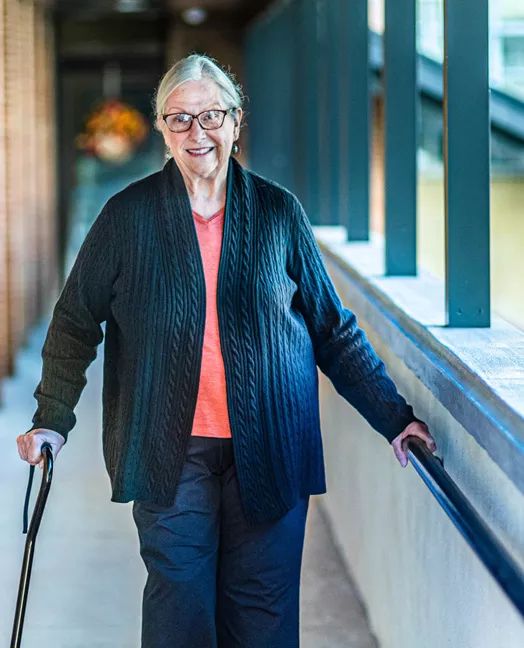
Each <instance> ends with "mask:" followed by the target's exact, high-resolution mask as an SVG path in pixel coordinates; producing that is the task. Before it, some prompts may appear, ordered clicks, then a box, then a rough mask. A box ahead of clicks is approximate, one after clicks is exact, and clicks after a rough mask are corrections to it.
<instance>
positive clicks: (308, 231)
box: [290, 200, 419, 442]
mask: <svg viewBox="0 0 524 648" xmlns="http://www.w3.org/2000/svg"><path fill="white" fill-rule="evenodd" d="M292 211H293V212H294V214H293V220H292V222H293V229H294V231H293V236H292V241H293V243H292V245H293V249H292V250H291V253H290V256H291V259H292V262H291V264H290V267H291V270H290V275H291V278H292V279H293V280H294V281H295V283H296V284H297V293H296V295H295V299H296V303H297V308H298V309H299V311H300V313H301V314H302V316H303V317H304V320H305V322H306V325H307V328H308V331H309V334H310V337H311V340H312V344H313V348H314V352H315V358H316V362H317V365H318V367H319V368H320V369H321V371H322V372H323V373H324V374H325V375H326V376H327V377H328V378H329V379H330V380H331V382H332V383H333V386H334V387H335V389H336V390H337V392H338V393H339V394H340V395H341V396H342V397H343V398H344V399H345V400H347V401H348V402H349V403H350V404H351V405H353V407H355V409H357V410H358V412H359V413H360V414H361V415H362V416H363V417H364V418H365V419H366V420H367V421H368V423H369V424H370V425H371V426H372V427H373V428H375V430H377V431H378V432H379V433H380V434H381V435H382V436H384V437H385V438H386V439H387V440H388V441H389V442H391V441H393V439H394V438H395V437H397V436H398V435H399V434H400V433H401V432H402V431H403V430H404V429H405V428H406V426H407V425H409V423H412V422H413V421H416V420H419V419H417V418H416V417H415V416H414V414H413V409H412V408H411V406H410V405H408V404H407V403H406V401H405V400H404V398H403V397H402V396H401V395H400V394H399V393H398V391H397V389H396V387H395V384H394V383H393V381H392V380H391V378H390V377H389V376H388V375H387V373H386V370H385V367H384V363H383V362H382V360H380V358H379V357H378V356H377V355H376V353H375V352H374V350H373V348H372V346H371V344H370V343H369V342H368V341H367V339H366V335H365V333H364V331H363V330H362V329H360V328H359V327H358V326H357V319H356V317H355V315H354V313H353V312H351V311H350V310H348V309H347V308H345V307H344V306H343V304H342V302H341V300H340V298H339V296H338V294H337V292H336V290H335V287H334V285H333V283H332V281H331V279H330V277H329V274H328V272H327V270H326V267H325V265H324V262H323V259H322V254H321V252H320V249H319V247H318V245H317V242H316V240H315V236H314V234H313V230H312V228H311V225H310V223H309V220H308V218H307V216H306V214H305V212H304V210H303V208H302V206H301V205H300V203H299V202H298V200H295V203H294V206H293V208H292Z"/></svg>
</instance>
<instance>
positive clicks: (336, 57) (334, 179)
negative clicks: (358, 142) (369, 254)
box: [325, 0, 346, 224]
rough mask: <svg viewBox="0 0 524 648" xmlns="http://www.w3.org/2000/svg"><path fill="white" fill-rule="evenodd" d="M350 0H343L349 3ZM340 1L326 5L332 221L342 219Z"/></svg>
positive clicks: (329, 206) (329, 205) (328, 193)
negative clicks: (347, 0)
mask: <svg viewBox="0 0 524 648" xmlns="http://www.w3.org/2000/svg"><path fill="white" fill-rule="evenodd" d="M345 1H346V0H342V2H345ZM340 4H341V0H329V1H328V2H327V6H326V68H327V69H326V75H325V77H326V80H327V84H326V86H327V88H326V98H325V106H326V107H325V119H326V121H327V123H328V128H327V138H328V141H327V147H326V149H327V159H326V165H327V177H328V182H327V187H326V205H327V209H328V211H329V214H330V220H329V222H330V223H333V224H338V223H339V222H340V179H339V176H340V152H341V147H340V75H341V73H342V68H341V65H340Z"/></svg>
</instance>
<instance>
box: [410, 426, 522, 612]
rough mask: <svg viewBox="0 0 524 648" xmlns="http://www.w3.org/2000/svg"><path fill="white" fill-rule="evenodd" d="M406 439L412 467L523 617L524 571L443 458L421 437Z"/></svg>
mask: <svg viewBox="0 0 524 648" xmlns="http://www.w3.org/2000/svg"><path fill="white" fill-rule="evenodd" d="M406 440H407V450H408V456H409V459H410V461H411V463H412V464H413V467H414V468H415V470H416V471H417V472H418V474H419V475H420V476H421V477H422V479H423V480H424V482H425V483H426V485H427V486H428V488H429V490H430V491H431V493H432V494H433V495H434V497H435V498H436V500H437V501H438V502H439V504H440V505H441V506H442V508H443V509H444V511H445V512H446V514H447V515H448V517H449V518H450V519H451V521H452V522H453V524H454V525H455V526H456V527H457V529H458V530H459V531H460V533H461V534H462V536H463V537H464V538H465V539H466V541H467V542H468V544H469V546H470V547H471V548H472V549H473V551H474V552H475V553H476V554H477V556H478V557H479V558H480V560H481V561H482V563H483V564H484V566H485V567H486V568H487V569H488V571H489V572H490V573H491V574H492V576H493V577H494V578H495V580H496V581H497V582H498V584H499V585H500V587H501V588H502V589H503V591H504V592H505V593H506V595H507V596H508V598H509V599H510V601H511V602H512V603H513V605H514V606H515V607H516V608H517V610H518V611H519V612H520V614H521V616H522V617H524V571H522V569H521V568H520V567H519V565H517V563H516V562H515V560H514V559H513V558H512V556H511V555H510V554H509V553H508V551H507V550H506V549H505V548H504V546H503V545H502V543H501V542H500V540H499V539H498V538H497V537H496V536H495V534H494V533H493V532H492V531H491V529H490V528H489V527H488V526H487V525H486V523H485V522H484V521H483V520H482V518H481V517H480V515H479V514H478V513H477V511H476V510H475V509H474V508H473V506H472V505H471V503H470V502H469V500H468V499H467V498H466V496H465V495H464V493H463V492H462V491H461V490H460V489H459V488H458V486H457V485H456V484H455V482H454V481H453V480H452V479H451V477H450V476H449V474H448V472H447V471H446V470H444V466H443V464H442V461H441V460H440V459H439V458H438V457H436V456H435V455H433V454H432V453H431V452H430V451H429V450H428V448H427V446H426V445H425V443H424V442H423V441H421V440H420V439H418V438H416V437H409V438H408V439H406Z"/></svg>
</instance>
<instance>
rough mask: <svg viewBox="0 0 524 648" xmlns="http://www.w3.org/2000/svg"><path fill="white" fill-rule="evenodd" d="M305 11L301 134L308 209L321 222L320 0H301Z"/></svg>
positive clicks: (302, 45)
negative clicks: (303, 119)
mask: <svg viewBox="0 0 524 648" xmlns="http://www.w3.org/2000/svg"><path fill="white" fill-rule="evenodd" d="M302 6H303V12H304V19H305V24H304V40H303V42H302V43H300V44H299V47H300V48H301V49H303V63H302V65H303V66H304V72H305V74H304V82H305V87H304V91H305V92H304V94H305V102H304V105H303V106H302V107H301V108H302V110H303V111H304V114H305V120H306V125H305V130H304V131H303V132H302V133H301V134H300V136H301V137H302V138H303V140H304V143H305V145H306V155H305V159H304V163H305V166H306V169H305V171H306V173H305V180H306V187H305V188H306V196H307V201H306V205H307V212H308V215H309V218H310V219H311V222H312V223H313V224H319V223H320V190H319V186H320V181H319V180H320V178H319V173H320V164H319V151H318V143H319V112H320V111H319V104H320V102H319V92H318V90H319V79H318V73H319V64H318V0H302Z"/></svg>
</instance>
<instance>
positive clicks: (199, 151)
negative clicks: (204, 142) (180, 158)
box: [186, 146, 215, 156]
mask: <svg viewBox="0 0 524 648" xmlns="http://www.w3.org/2000/svg"><path fill="white" fill-rule="evenodd" d="M214 148H215V147H214V146H210V147H208V148H200V149H186V150H187V152H188V153H189V155H199V156H202V155H207V154H208V153H211V151H213V150H214Z"/></svg>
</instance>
